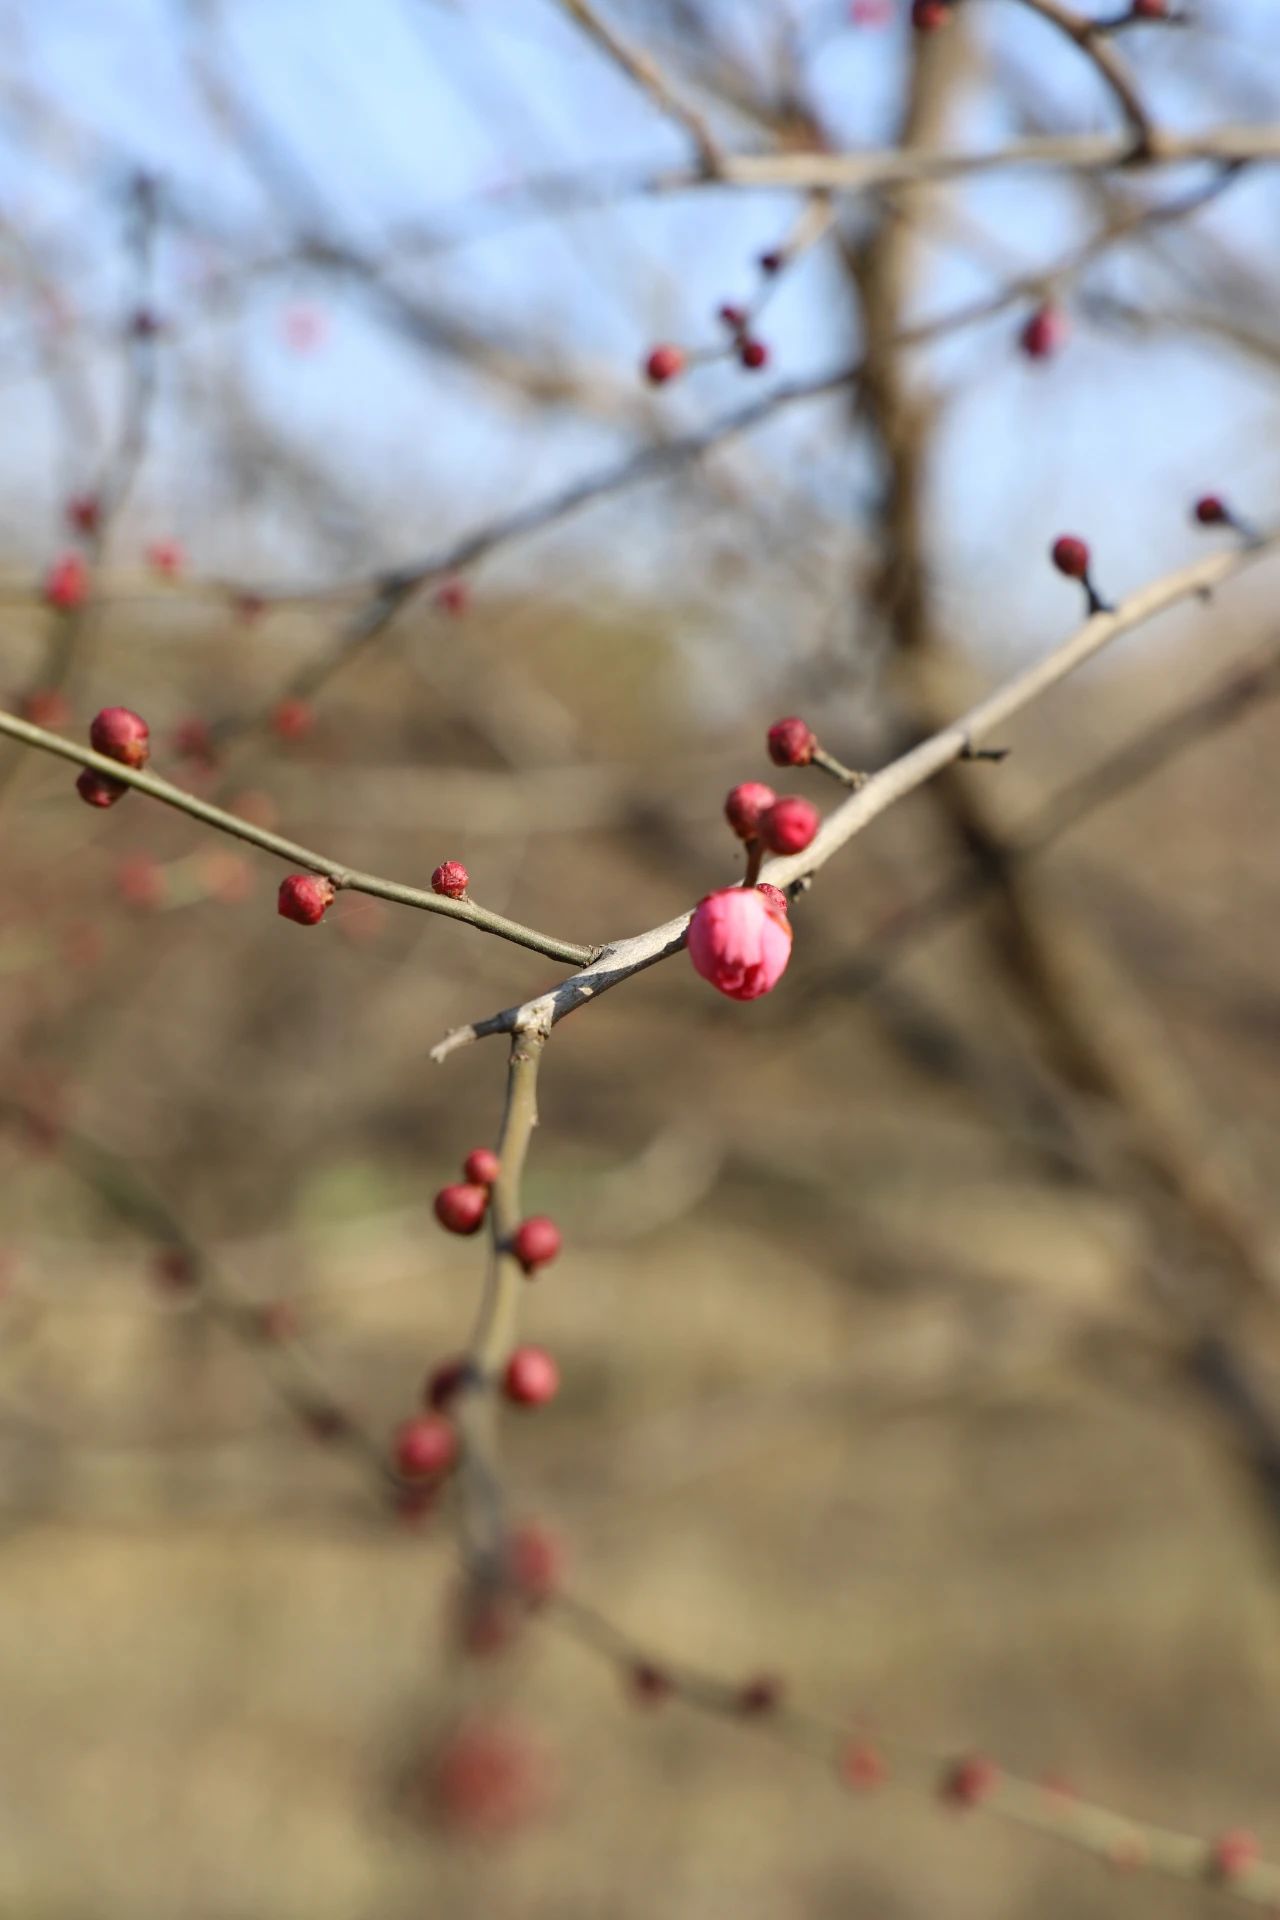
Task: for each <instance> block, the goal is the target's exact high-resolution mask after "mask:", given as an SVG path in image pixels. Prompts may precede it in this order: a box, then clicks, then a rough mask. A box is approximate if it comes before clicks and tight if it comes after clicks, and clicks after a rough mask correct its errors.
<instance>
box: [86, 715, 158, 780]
mask: <svg viewBox="0 0 1280 1920" xmlns="http://www.w3.org/2000/svg"><path fill="white" fill-rule="evenodd" d="M89 744H90V746H91V747H93V749H94V750H95V752H97V753H105V754H106V755H107V757H108V759H111V760H118V761H119V762H120V764H121V766H123V767H145V766H146V764H147V761H148V760H149V759H150V757H151V729H150V727H149V726H148V725H147V723H146V721H145V720H144V719H143V718H142V716H141V714H137V713H134V712H132V711H131V710H130V708H128V707H104V708H103V709H102V712H101V713H99V714H95V716H94V719H93V722H92V725H91V726H90V728H89Z"/></svg>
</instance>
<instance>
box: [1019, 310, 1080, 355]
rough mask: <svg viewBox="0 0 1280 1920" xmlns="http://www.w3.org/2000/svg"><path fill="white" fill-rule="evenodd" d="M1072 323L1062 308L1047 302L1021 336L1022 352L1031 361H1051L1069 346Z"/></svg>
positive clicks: (1027, 324) (1034, 314) (1031, 318)
mask: <svg viewBox="0 0 1280 1920" xmlns="http://www.w3.org/2000/svg"><path fill="white" fill-rule="evenodd" d="M1070 331H1071V325H1070V322H1069V321H1068V319H1067V316H1066V314H1065V313H1064V312H1063V311H1062V308H1061V307H1055V306H1052V305H1050V304H1049V302H1048V301H1046V302H1045V304H1044V306H1042V307H1037V308H1036V310H1035V312H1034V313H1033V314H1032V315H1031V317H1030V319H1029V320H1028V321H1027V323H1026V325H1025V326H1024V327H1023V329H1022V332H1021V334H1020V335H1019V342H1020V344H1021V347H1022V351H1023V352H1024V353H1025V354H1026V356H1027V358H1028V359H1029V360H1049V359H1051V358H1052V357H1053V355H1054V354H1055V353H1058V352H1060V351H1061V349H1062V348H1063V347H1064V346H1065V345H1066V344H1067V336H1068V334H1069V333H1070Z"/></svg>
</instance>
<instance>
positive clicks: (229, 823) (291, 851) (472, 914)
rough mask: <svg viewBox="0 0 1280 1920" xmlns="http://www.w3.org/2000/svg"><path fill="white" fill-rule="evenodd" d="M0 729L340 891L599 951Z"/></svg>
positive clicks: (561, 952) (14, 729) (565, 947)
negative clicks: (367, 868)
mask: <svg viewBox="0 0 1280 1920" xmlns="http://www.w3.org/2000/svg"><path fill="white" fill-rule="evenodd" d="M0 734H8V735H9V736H10V738H11V739H14V740H21V741H23V742H24V744H25V745H27V746H29V747H39V748H40V750H41V751H42V752H44V753H53V754H57V755H58V756H59V758H61V759H63V760H70V761H73V762H74V763H75V764H76V765H77V766H82V767H92V768H94V770H95V771H96V772H98V773H102V774H105V775H106V776H107V778H108V779H111V780H116V781H120V782H122V783H123V784H124V785H125V786H129V787H136V788H137V790H138V792H139V793H145V794H147V795H148V796H149V798H151V799H152V800H159V801H160V802H161V803H162V804H163V805H164V806H166V807H172V808H173V809H174V810H175V812H177V813H185V814H187V815H188V816H189V817H190V818H191V819H192V820H199V821H200V822H202V824H203V825H205V826H207V827H215V828H217V830H218V831H219V832H220V833H229V834H232V835H234V837H235V838H236V839H237V840H244V841H247V843H248V844H249V845H250V846H251V847H259V848H261V850H262V851H263V852H264V853H272V854H275V855H276V856H277V858H279V859H281V860H288V861H291V862H292V863H293V864H294V865H295V866H299V867H303V868H305V869H306V871H307V872H309V873H322V874H324V875H325V876H326V877H327V878H328V879H329V880H331V881H332V882H333V884H334V886H335V887H336V888H337V889H338V890H339V891H340V892H341V891H347V892H351V893H368V894H372V895H373V896H374V897H375V898H376V899H379V900H391V901H394V902H395V903H396V904H397V905H398V906H402V907H417V908H419V909H420V910H421V911H422V912H424V913H442V914H444V915H445V916H446V917H447V918H448V919H450V920H461V921H463V922H465V924H466V925H467V926H470V927H477V928H479V929H480V931H481V932H482V933H492V934H496V935H497V937H498V938H499V939H502V940H510V941H512V942H514V944H515V945H516V946H519V947H530V948H532V950H533V952H535V953H542V954H545V955H546V956H547V957H548V959H551V960H566V961H570V962H572V963H574V964H575V965H579V966H580V965H582V964H583V963H584V962H589V961H590V960H591V959H592V958H593V957H594V956H595V954H596V953H597V952H598V951H599V949H598V948H595V947H582V946H577V945H575V944H574V943H573V942H571V941H568V940H557V939H555V938H554V937H553V936H552V935H551V934H549V933H538V932H536V931H535V930H534V928H532V927H525V926H521V925H520V923H519V921H517V920H508V919H506V918H505V917H504V915H502V914H500V913H491V912H490V911H489V909H488V908H487V907H481V906H477V905H476V903H475V901H474V900H466V899H464V900H451V899H449V898H448V897H447V896H446V895H444V894H438V893H430V892H424V891H423V889H422V888H421V887H410V886H406V885H404V883H403V882H402V881H399V880H384V879H381V878H380V877H379V876H378V875H377V874H374V873H364V872H362V871H360V870H359V869H358V868H355V867H348V866H346V865H344V864H343V862H342V861H340V860H334V859H332V858H330V856H329V855H328V854H324V853H316V852H314V851H313V850H312V848H310V847H303V846H299V845H298V843H297V841H295V840H286V839H284V838H283V836H282V835H280V834H278V833H269V832H268V831H267V829H266V828H265V827H259V826H255V825H254V824H253V822H252V821H249V820H242V819H241V818H240V817H239V816H238V815H237V814H234V813H227V812H225V811H224V810H223V808H221V807H215V806H213V805H212V804H211V802H209V801H208V800H201V799H200V798H199V797H198V796H197V795H196V794H194V793H187V792H186V791H185V789H184V788H182V787H175V786H173V785H171V783H170V782H169V781H168V780H162V779H161V778H160V777H159V775H158V774H154V773H146V772H144V771H136V770H135V769H134V768H132V767H125V766H121V764H120V763H119V761H116V760H109V759H108V758H107V756H106V755H105V754H102V753H95V752H94V751H93V748H92V747H82V746H80V745H78V744H77V742H76V741H74V740H64V739H63V738H62V736H61V734H57V733H48V732H46V731H45V729H44V728H43V727H36V726H33V725H32V724H31V722H30V721H29V720H20V719H19V718H18V716H17V715H16V714H13V713H4V712H0Z"/></svg>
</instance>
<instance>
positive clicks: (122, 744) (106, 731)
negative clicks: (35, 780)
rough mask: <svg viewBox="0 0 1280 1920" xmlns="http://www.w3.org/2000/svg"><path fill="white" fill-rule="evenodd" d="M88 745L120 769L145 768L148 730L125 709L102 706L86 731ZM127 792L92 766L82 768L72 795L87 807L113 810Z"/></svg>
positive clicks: (149, 738)
mask: <svg viewBox="0 0 1280 1920" xmlns="http://www.w3.org/2000/svg"><path fill="white" fill-rule="evenodd" d="M89 745H90V746H91V747H92V748H93V750H94V752H95V753H102V754H105V755H106V756H107V758H108V759H109V760H118V761H119V762H120V765H121V766H122V767H133V768H135V769H136V768H138V767H145V766H146V764H147V761H148V760H149V759H150V757H151V729H150V727H149V726H148V725H147V723H146V721H145V720H144V719H143V718H142V716H141V714H138V713H134V712H133V711H132V709H131V708H129V707H104V708H103V709H102V711H101V713H99V714H97V715H95V717H94V720H93V724H92V725H91V726H90V728H89ZM128 791H129V789H128V787H127V785H126V784H125V782H124V781H123V780H113V779H112V778H111V776H110V775H109V774H106V773H99V772H98V770H97V768H96V767H85V768H84V770H83V772H82V773H81V774H80V776H79V778H78V779H77V781H76V792H77V793H78V794H79V795H80V798H81V799H82V800H83V801H84V802H85V804H86V806H90V807H114V806H115V804H116V801H117V800H123V798H124V796H125V794H126V793H128Z"/></svg>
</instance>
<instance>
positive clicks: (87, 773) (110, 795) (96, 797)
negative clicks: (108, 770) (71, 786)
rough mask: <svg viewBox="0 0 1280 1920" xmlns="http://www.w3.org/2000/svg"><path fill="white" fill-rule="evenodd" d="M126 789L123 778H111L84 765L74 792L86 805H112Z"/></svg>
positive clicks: (121, 796) (122, 797)
mask: <svg viewBox="0 0 1280 1920" xmlns="http://www.w3.org/2000/svg"><path fill="white" fill-rule="evenodd" d="M128 791H129V789H128V787H127V786H126V785H125V783H124V781H123V780H113V779H111V777H110V775H109V774H105V773H99V772H98V770H97V768H96V767H86V768H85V769H84V771H83V772H82V773H81V774H80V776H79V778H78V779H77V781H76V792H77V793H78V794H79V795H80V798H81V799H82V800H83V801H84V803H85V805H86V806H87V807H114V805H115V804H116V801H117V800H123V799H124V796H125V794H126V793H128Z"/></svg>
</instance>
